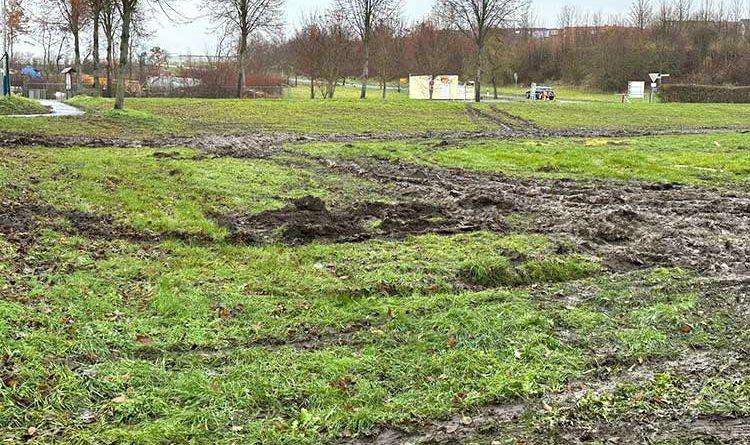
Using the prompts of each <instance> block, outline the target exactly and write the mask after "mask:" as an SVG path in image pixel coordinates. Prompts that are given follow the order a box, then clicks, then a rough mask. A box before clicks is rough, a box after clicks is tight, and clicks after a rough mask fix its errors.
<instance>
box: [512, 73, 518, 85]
mask: <svg viewBox="0 0 750 445" xmlns="http://www.w3.org/2000/svg"><path fill="white" fill-rule="evenodd" d="M513 82H515V83H516V88H518V73H513Z"/></svg>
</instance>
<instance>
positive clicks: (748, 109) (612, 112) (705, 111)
mask: <svg viewBox="0 0 750 445" xmlns="http://www.w3.org/2000/svg"><path fill="white" fill-rule="evenodd" d="M497 106H498V107H499V108H500V109H502V110H504V111H507V112H509V113H511V114H513V115H515V116H519V117H521V118H523V119H526V120H529V121H532V122H534V123H536V124H537V125H539V126H542V127H547V128H606V129H643V130H649V129H651V130H655V129H684V128H726V127H743V128H746V127H747V125H748V123H749V122H750V105H747V104H679V103H668V104H663V103H658V104H648V103H632V104H621V103H605V102H589V103H572V104H570V103H559V102H555V103H539V102H536V103H531V102H528V103H527V102H519V103H501V104H498V105H497Z"/></svg>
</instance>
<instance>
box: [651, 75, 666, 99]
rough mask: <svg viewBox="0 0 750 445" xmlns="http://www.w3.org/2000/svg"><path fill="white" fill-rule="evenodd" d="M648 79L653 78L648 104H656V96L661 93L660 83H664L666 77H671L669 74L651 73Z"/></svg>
mask: <svg viewBox="0 0 750 445" xmlns="http://www.w3.org/2000/svg"><path fill="white" fill-rule="evenodd" d="M648 77H650V78H651V97H650V98H649V100H648V102H649V103H653V102H654V96H655V95H656V93H657V92H658V91H659V83H660V81H662V82H663V79H664V78H665V77H669V74H662V73H649V75H648Z"/></svg>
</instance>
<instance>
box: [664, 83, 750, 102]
mask: <svg viewBox="0 0 750 445" xmlns="http://www.w3.org/2000/svg"><path fill="white" fill-rule="evenodd" d="M660 96H661V100H662V101H664V102H692V103H735V104H739V103H742V104H744V103H750V87H725V86H714V85H662V87H661V92H660Z"/></svg>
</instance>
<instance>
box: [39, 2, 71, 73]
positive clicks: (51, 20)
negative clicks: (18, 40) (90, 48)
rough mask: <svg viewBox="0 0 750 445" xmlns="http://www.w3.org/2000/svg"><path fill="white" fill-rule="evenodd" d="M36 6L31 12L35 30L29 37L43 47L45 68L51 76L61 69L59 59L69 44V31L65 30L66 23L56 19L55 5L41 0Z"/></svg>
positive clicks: (45, 71)
mask: <svg viewBox="0 0 750 445" xmlns="http://www.w3.org/2000/svg"><path fill="white" fill-rule="evenodd" d="M35 6H36V7H35V8H34V9H33V10H32V14H31V24H32V26H33V28H34V32H33V33H30V34H29V38H30V40H31V42H32V43H34V44H36V45H38V46H39V47H40V48H41V49H42V65H43V70H44V73H45V75H46V76H49V75H50V74H53V73H54V74H56V73H57V72H59V71H60V70H59V61H60V59H61V57H62V54H63V51H64V50H65V47H66V44H67V38H68V33H67V32H66V31H65V24H64V23H63V22H62V21H59V20H55V17H56V16H57V14H56V12H55V11H56V10H57V8H56V6H55V5H53V4H50V3H47V2H41V3H39V4H37V5H35ZM53 67H54V69H53Z"/></svg>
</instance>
